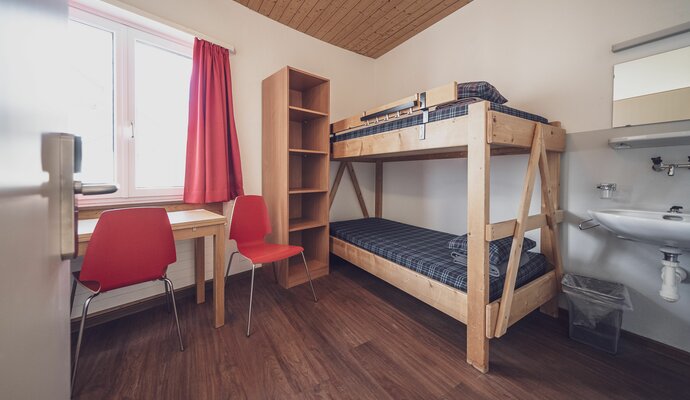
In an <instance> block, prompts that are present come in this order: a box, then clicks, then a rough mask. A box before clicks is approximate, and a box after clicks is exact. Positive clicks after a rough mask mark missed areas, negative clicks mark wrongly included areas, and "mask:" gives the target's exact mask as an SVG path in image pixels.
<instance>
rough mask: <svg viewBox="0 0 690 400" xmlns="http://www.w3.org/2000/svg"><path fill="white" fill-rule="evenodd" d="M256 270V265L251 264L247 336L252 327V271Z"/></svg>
mask: <svg viewBox="0 0 690 400" xmlns="http://www.w3.org/2000/svg"><path fill="white" fill-rule="evenodd" d="M255 271H256V265H254V264H252V284H251V286H250V288H249V317H247V337H249V332H250V329H251V327H252V300H254V272H255Z"/></svg>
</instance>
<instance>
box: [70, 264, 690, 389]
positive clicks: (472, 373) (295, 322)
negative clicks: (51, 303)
mask: <svg viewBox="0 0 690 400" xmlns="http://www.w3.org/2000/svg"><path fill="white" fill-rule="evenodd" d="M333 261H334V262H333V263H332V272H331V275H329V276H328V277H325V278H322V279H319V280H317V281H316V282H315V287H316V290H317V293H318V295H319V302H318V303H317V304H314V303H313V302H312V300H311V298H310V293H309V289H308V286H306V285H302V286H301V287H298V288H295V289H292V290H284V289H282V288H280V287H279V286H277V285H276V284H275V283H273V280H272V274H271V273H270V271H265V272H264V273H259V274H258V276H257V284H256V292H255V297H254V300H255V303H254V306H255V308H254V311H255V312H254V318H253V321H254V322H253V334H252V336H251V337H250V338H246V337H245V335H244V331H245V326H246V325H245V324H246V310H247V304H248V298H249V281H248V280H246V279H244V280H239V281H235V282H230V285H231V286H230V287H229V290H228V298H227V309H228V317H227V324H226V326H224V327H223V328H221V329H213V328H212V307H211V302H207V303H206V304H204V305H200V306H197V305H196V304H195V303H194V301H193V299H192V298H187V299H183V300H181V301H179V303H180V304H179V312H180V319H181V322H182V330H183V335H184V341H185V345H186V347H187V348H186V350H185V351H184V352H180V351H179V350H178V349H177V339H176V337H175V336H174V330H173V326H174V325H173V323H172V318H171V315H170V314H168V313H166V312H165V308H163V307H159V308H156V309H153V310H148V311H145V312H142V313H139V314H136V315H132V316H129V317H125V318H122V319H119V320H116V321H113V322H109V323H107V324H104V325H100V326H97V327H94V328H91V329H88V330H87V331H86V333H85V338H84V347H83V356H82V359H81V362H80V370H79V374H78V377H77V382H76V388H75V394H76V397H77V398H82V399H111V398H112V399H115V398H117V399H230V398H233V399H235V398H249V399H289V398H338V399H340V398H345V399H404V398H409V399H411V398H420V399H496V398H500V399H626V400H630V399H681V398H685V399H689V398H690V386H689V383H690V379H689V377H690V360H688V359H687V358H685V357H670V356H668V355H665V354H664V353H663V352H660V351H656V350H655V348H654V347H649V346H647V345H645V344H644V343H640V342H639V341H633V340H626V338H622V339H621V343H620V347H619V354H618V355H616V356H611V355H608V354H605V353H601V352H599V351H596V350H593V349H590V348H588V347H586V346H584V345H581V344H578V343H575V342H573V341H570V340H569V339H568V338H567V327H566V325H565V324H564V322H563V321H562V320H560V321H559V320H554V319H551V318H549V317H546V316H544V315H541V314H539V313H535V314H533V315H531V316H529V317H527V318H525V319H523V320H522V321H520V322H519V323H518V324H516V325H515V326H513V327H512V328H511V329H510V330H509V332H508V334H507V335H506V336H504V337H503V338H501V339H497V340H492V341H491V344H492V345H491V371H490V373H489V374H487V375H482V374H481V373H479V372H477V371H476V370H475V369H473V368H472V367H470V366H469V365H468V364H466V363H465V334H466V329H465V326H464V325H462V324H460V323H458V322H456V321H455V320H453V319H451V318H450V317H447V316H445V315H444V314H442V313H440V312H438V311H436V310H434V309H432V308H430V307H428V306H426V305H425V304H423V303H421V302H419V301H417V300H415V299H413V298H412V297H410V296H408V295H406V294H404V293H403V292H401V291H399V290H397V289H395V288H393V287H392V286H390V285H388V284H386V283H384V282H382V281H380V280H378V279H376V278H374V277H372V276H370V275H368V274H367V273H365V272H362V271H360V270H359V269H357V268H355V267H353V266H351V265H349V264H347V263H344V262H342V261H340V260H337V259H335V260H333ZM266 272H268V273H266Z"/></svg>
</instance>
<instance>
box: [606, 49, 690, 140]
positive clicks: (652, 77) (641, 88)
mask: <svg viewBox="0 0 690 400" xmlns="http://www.w3.org/2000/svg"><path fill="white" fill-rule="evenodd" d="M613 74H614V78H613V127H614V128H616V127H620V126H629V125H642V124H653V123H657V122H668V121H679V120H684V119H690V47H684V48H681V49H678V50H673V51H669V52H666V53H661V54H656V55H653V56H649V57H645V58H641V59H639V60H634V61H628V62H625V63H621V64H617V65H615V66H614V67H613Z"/></svg>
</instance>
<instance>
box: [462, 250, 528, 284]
mask: <svg viewBox="0 0 690 400" xmlns="http://www.w3.org/2000/svg"><path fill="white" fill-rule="evenodd" d="M532 254H534V253H527V252H525V253H522V255H520V263H519V264H518V269H519V268H520V267H522V266H523V265H525V264H527V263H528V262H529V261H530V260H531V259H532ZM450 256H451V257H453V262H454V263H456V264H460V265H463V266H465V267H466V266H467V254H464V253H460V252H457V251H453V252H451V253H450ZM507 269H508V261H505V262H502V263H500V264H489V276H491V277H494V278H499V277H501V276H504V275H505V274H506V270H507Z"/></svg>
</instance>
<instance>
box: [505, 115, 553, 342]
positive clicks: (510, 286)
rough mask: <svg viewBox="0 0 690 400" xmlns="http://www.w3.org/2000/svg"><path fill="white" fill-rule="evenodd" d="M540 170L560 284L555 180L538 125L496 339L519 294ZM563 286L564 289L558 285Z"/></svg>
mask: <svg viewBox="0 0 690 400" xmlns="http://www.w3.org/2000/svg"><path fill="white" fill-rule="evenodd" d="M537 169H539V173H540V178H541V182H542V184H541V195H542V204H543V206H544V209H545V210H544V211H545V216H546V229H547V230H548V238H549V246H548V247H549V249H548V251H547V252H549V253H550V254H547V257H548V258H549V260H550V261H551V262H552V263H553V264H554V268H555V273H556V281H557V282H558V283H557V285H559V284H560V279H561V276H562V262H561V254H560V248H559V245H558V223H557V220H556V211H555V207H556V203H555V201H554V199H555V194H554V187H553V181H552V180H551V172H550V170H549V158H548V157H547V152H546V145H545V143H544V134H543V126H542V124H536V127H535V130H534V138H533V140H532V149H531V152H530V157H529V162H528V164H527V174H526V176H525V185H524V188H523V192H522V198H521V201H520V207H519V208H518V213H519V214H518V217H517V222H516V224H515V231H514V233H513V243H512V246H511V249H510V259H509V261H508V267H507V271H506V276H505V282H504V285H503V295H502V297H501V301H500V306H499V311H498V320H497V321H496V331H495V337H501V336H503V335H504V334H505V333H506V330H507V329H508V323H509V318H510V310H511V306H512V303H513V294H514V293H515V280H516V277H517V271H518V264H519V260H520V255H521V254H522V242H523V240H524V237H525V230H526V224H527V220H528V218H529V207H530V202H531V200H532V192H533V190H534V181H535V178H536V172H537ZM558 287H560V286H558Z"/></svg>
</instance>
